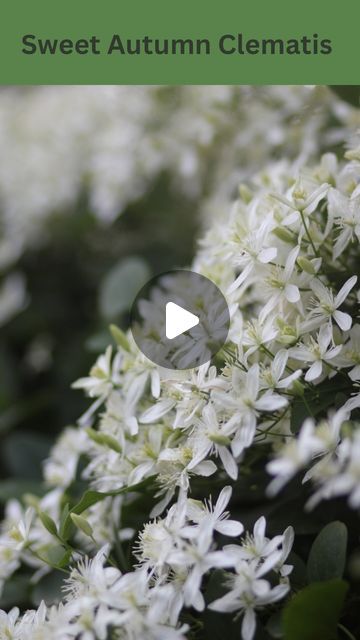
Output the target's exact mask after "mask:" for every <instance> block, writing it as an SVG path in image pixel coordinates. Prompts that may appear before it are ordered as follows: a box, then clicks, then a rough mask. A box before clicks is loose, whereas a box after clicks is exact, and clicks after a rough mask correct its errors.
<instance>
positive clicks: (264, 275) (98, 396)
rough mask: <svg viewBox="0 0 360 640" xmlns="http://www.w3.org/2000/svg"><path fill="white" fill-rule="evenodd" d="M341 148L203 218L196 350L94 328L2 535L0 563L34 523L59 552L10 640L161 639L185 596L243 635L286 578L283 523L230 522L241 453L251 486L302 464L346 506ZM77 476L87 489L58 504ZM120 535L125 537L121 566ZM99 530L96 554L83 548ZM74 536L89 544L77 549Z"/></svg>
mask: <svg viewBox="0 0 360 640" xmlns="http://www.w3.org/2000/svg"><path fill="white" fill-rule="evenodd" d="M359 158H360V154H359V149H357V148H356V147H355V148H354V149H352V150H350V151H349V152H348V153H347V160H346V161H345V162H343V161H340V162H339V161H338V160H337V158H336V157H335V155H332V154H325V155H324V156H323V157H322V158H321V159H320V161H319V162H318V163H317V164H315V165H309V164H308V165H306V166H302V167H301V168H300V169H299V168H298V169H296V168H294V166H290V165H286V164H285V163H280V164H276V163H273V164H271V165H269V167H268V168H267V171H266V172H265V171H263V172H262V173H261V174H259V175H256V176H255V177H254V179H253V180H252V182H250V183H249V185H248V186H247V187H241V189H240V197H239V199H238V201H236V202H235V203H234V205H233V207H232V208H231V210H230V212H229V215H228V217H227V219H226V220H224V219H223V220H222V221H221V223H219V222H218V221H215V222H213V223H212V224H211V226H210V229H209V230H208V232H207V233H206V235H205V237H204V238H203V239H202V240H201V242H200V247H199V251H198V253H197V255H196V257H195V259H194V262H193V265H192V268H193V270H194V271H196V272H198V273H200V274H202V275H204V276H207V277H208V278H210V279H211V280H213V281H214V282H215V283H216V284H217V285H218V286H219V288H220V289H221V290H222V291H223V293H224V295H225V296H226V297H227V301H228V304H229V309H230V315H231V327H230V332H229V339H228V342H227V344H226V345H225V347H224V348H223V349H222V350H221V351H220V352H219V353H218V354H217V355H216V358H215V359H214V361H213V362H212V363H208V364H206V365H202V366H201V367H199V368H197V369H194V370H182V371H171V370H168V369H165V368H160V367H158V366H156V365H155V364H153V363H151V362H150V361H148V360H147V359H146V358H145V356H144V355H142V354H141V353H140V352H139V351H138V349H137V347H136V345H135V344H134V342H133V339H132V337H131V332H130V331H129V332H128V333H126V334H125V333H123V332H122V331H121V330H120V329H118V328H117V327H112V333H113V338H114V339H115V342H116V345H117V346H116V349H115V350H114V347H108V349H107V350H106V352H105V354H103V355H101V356H100V357H99V358H98V359H97V361H96V363H95V365H94V367H93V368H92V369H91V371H90V374H89V376H88V377H86V378H82V379H80V380H79V381H77V382H76V383H75V385H74V386H75V387H76V388H80V389H83V390H85V392H86V393H87V394H88V396H89V397H90V398H91V406H90V407H89V409H88V411H86V413H85V414H84V415H83V416H82V417H81V419H80V420H79V425H78V427H77V428H74V427H72V428H68V429H67V430H66V431H65V432H64V434H63V435H62V436H61V437H60V439H59V441H58V443H57V444H56V445H55V447H54V449H53V451H52V454H51V456H50V458H49V460H48V461H47V462H46V463H45V469H44V472H45V479H46V481H47V483H48V485H49V486H50V487H51V491H50V492H49V494H48V495H47V496H45V497H44V498H42V500H41V501H40V502H39V501H38V502H36V500H35V499H34V498H33V497H32V502H33V507H34V509H35V514H34V517H33V524H32V525H31V526H30V527H29V531H28V533H27V534H26V536H25V535H24V534H23V533H21V534H20V535H21V539H23V538H25V537H26V539H27V540H28V541H29V543H28V544H27V545H26V549H24V550H23V549H22V547H21V545H20V550H19V551H20V553H17V552H16V553H17V555H16V554H15V555H14V556H13V557H10V556H9V564H8V566H7V565H6V566H5V571H4V573H5V574H6V573H7V575H10V574H11V573H12V572H13V571H14V570H16V568H17V566H18V562H20V560H21V559H24V560H25V562H26V561H27V560H29V557H28V556H29V554H31V551H32V550H33V556H34V558H35V561H36V563H38V562H39V558H40V561H41V558H44V552H45V549H46V548H47V547H49V545H51V543H50V540H49V538H48V536H50V538H51V537H52V539H53V540H54V539H56V540H57V543H58V544H59V542H60V545H61V546H62V550H63V553H64V557H62V558H61V564H59V562H57V563H55V566H56V567H59V566H60V567H61V568H63V567H64V563H65V566H68V565H69V563H70V566H71V567H73V568H71V572H70V577H69V578H68V579H67V580H66V581H65V583H64V584H65V593H66V594H67V595H65V599H64V602H63V603H62V604H60V605H59V606H57V607H54V608H52V609H49V610H46V609H45V607H43V606H42V607H40V609H39V610H38V611H37V612H32V613H31V612H30V613H27V614H25V616H24V617H23V618H18V612H17V611H12V612H11V613H10V614H9V615H8V616H7V617H5V614H3V618H2V619H3V624H4V625H8V627H9V628H10V629H12V628H15V627H16V625H18V626H19V628H20V629H21V632H20V633H21V634H23V635H21V637H23V638H27V637H29V638H35V637H36V638H39V637H45V636H46V633H47V634H48V635H47V636H46V637H54V638H61V639H62V638H64V640H65V639H66V638H69V639H71V638H84V639H86V640H87V639H88V638H106V637H107V634H108V633H110V634H112V636H111V637H114V638H117V637H124V638H129V640H134V639H135V638H136V639H137V640H138V639H141V638H144V640H145V638H164V639H166V640H167V639H169V640H172V638H183V637H186V634H187V633H188V629H189V627H188V626H187V624H190V623H189V620H187V619H186V614H187V613H188V612H189V611H191V612H193V614H194V616H195V620H196V621H198V620H199V619H201V614H202V612H203V610H204V609H205V607H207V606H208V607H209V608H210V609H211V610H213V611H216V612H218V613H219V614H220V615H221V613H229V612H230V613H232V614H234V615H235V617H238V616H239V615H241V616H242V631H241V633H242V637H243V639H244V640H252V638H253V637H254V634H255V628H256V613H255V612H256V611H258V610H259V611H260V615H264V611H265V612H266V609H267V607H269V608H270V610H273V605H274V603H277V602H278V601H279V600H282V599H283V598H284V597H285V596H286V594H287V593H288V591H289V588H290V585H289V578H288V576H289V575H290V573H291V566H290V565H287V564H286V559H287V557H288V554H289V552H290V550H291V546H292V541H293V531H292V528H291V527H288V528H287V529H286V530H285V532H284V533H282V534H279V535H275V537H274V538H272V539H270V538H267V537H266V536H265V525H266V523H265V518H264V517H260V518H259V519H258V520H257V521H256V523H255V526H254V532H253V534H252V535H249V534H247V535H245V536H244V537H242V538H241V537H240V536H241V535H242V533H243V529H244V528H243V525H242V523H241V520H242V517H241V506H240V508H238V509H237V510H236V514H238V517H236V518H235V511H234V510H233V506H236V504H237V503H236V498H235V497H234V496H233V497H232V499H231V487H230V486H228V484H229V483H230V482H231V483H232V484H233V485H234V487H235V488H236V486H237V482H238V481H239V479H241V472H242V469H244V468H246V470H247V473H249V472H250V473H251V471H252V459H253V458H255V457H257V458H258V459H261V460H262V463H263V466H264V467H265V466H266V468H267V470H268V473H269V475H270V476H272V478H271V479H269V482H268V485H269V486H268V493H269V494H272V495H275V494H277V493H278V492H279V491H280V490H282V489H283V487H285V485H286V484H287V482H288V481H289V480H290V479H292V478H295V476H296V474H297V473H298V472H299V471H301V470H304V471H305V472H306V475H305V478H304V480H306V481H307V480H309V481H310V480H311V482H312V483H313V486H314V491H313V493H312V495H311V497H310V501H309V506H310V507H311V506H312V505H313V504H315V503H317V502H318V501H320V500H322V499H324V498H330V497H336V496H339V495H346V496H348V499H349V504H350V505H351V506H352V507H355V508H358V506H359V504H360V496H359V488H358V481H359V468H360V430H359V422H358V409H359V407H360V394H359V381H360V359H359V342H360V334H359V332H360V324H359V322H358V305H359V290H358V280H357V276H358V273H357V271H358V268H359V261H358V256H359V240H360V162H359ZM149 322H151V318H150V320H149ZM155 322H156V320H155ZM153 336H154V340H156V326H154V331H153ZM253 453H256V454H257V456H252V455H251V454H253ZM79 475H80V476H81V479H82V481H85V482H86V483H87V485H90V487H91V489H92V491H90V492H87V493H85V494H84V496H83V498H82V499H81V500H80V501H79V502H78V503H76V504H73V503H72V502H71V500H70V499H69V497H68V496H69V495H70V496H71V491H72V487H73V485H74V483H75V482H76V480H78V479H79ZM204 477H205V478H207V484H208V485H210V486H213V487H224V486H225V488H223V489H222V490H221V491H220V493H219V495H218V498H217V500H216V502H215V504H213V503H212V501H211V499H208V500H207V501H204V500H201V499H198V498H199V496H201V491H203V487H204V481H202V480H201V478H204ZM201 487H202V488H201ZM94 490H95V491H94ZM148 490H153V494H152V496H151V498H149V496H148V495H147V491H148ZM215 491H216V489H215ZM142 493H144V494H145V495H147V498H148V502H147V505H148V504H149V501H151V500H152V501H153V504H152V510H151V513H150V521H148V522H147V517H146V516H145V519H144V517H143V516H141V515H139V514H138V519H137V522H136V524H134V520H131V519H129V518H128V517H127V513H128V512H129V509H131V508H135V510H136V501H137V500H138V498H139V494H140V496H141V494H142ZM234 495H235V491H234ZM230 499H231V500H230ZM46 501H48V504H49V505H51V509H52V512H51V511H49V513H50V515H49V514H48V513H47V511H48V508H47V505H46ZM238 504H240V505H241V501H239V503H238ZM228 505H229V509H230V514H231V512H232V511H233V515H232V516H230V514H228V513H226V512H225V509H226V508H227V506H228ZM142 508H143V507H142ZM139 509H140V511H141V508H140V507H139ZM147 516H148V514H147ZM254 519H255V518H254ZM139 520H140V524H139ZM289 524H291V523H289ZM74 526H75V527H76V529H77V531H76V532H74V531H73V533H71V527H73V529H74ZM41 527H42V529H41ZM137 532H140V533H137ZM276 533H279V532H276ZM4 535H5V538H4V540H5V542H4V545H3V548H5V547H6V544H7V542H6V541H7V540H8V537H6V536H7V535H9V534H6V533H5V534H4ZM12 537H13V538H14V535H13V536H12ZM15 537H18V536H17V535H16V536H15ZM224 537H225V538H224ZM227 537H230V538H233V544H228V541H227V540H226V538H227ZM122 540H131V541H132V547H131V548H132V557H131V561H130V566H129V560H127V565H126V563H125V562H123V561H124V558H122V559H121V553H120V551H121V548H122V545H121V541H122ZM0 544H2V542H1V543H0ZM104 544H108V545H109V546H110V548H111V550H112V551H111V553H110V551H109V550H106V551H105V550H104V549H103V548H101V550H100V551H99V550H98V549H99V546H102V545H104ZM9 548H11V550H13V547H12V546H11V545H9ZM84 548H85V549H86V551H87V552H88V553H89V554H92V555H95V557H94V558H93V560H88V559H84V558H83V559H79V554H81V553H83V551H82V550H83V549H84ZM106 549H108V547H106ZM25 552H26V553H25ZM116 553H118V555H117V556H116ZM113 556H114V557H113ZM64 558H65V561H64ZM125 560H126V558H125ZM72 563H73V564H72ZM121 563H123V564H124V567H122V569H121V571H120V565H121ZM43 564H44V565H45V566H46V563H45V562H44V563H43ZM50 564H51V562H50ZM114 565H115V566H114ZM52 566H54V564H53V565H52ZM37 568H38V566H37ZM218 572H220V573H221V575H222V577H223V579H222V580H221V583H222V584H221V587H222V592H221V593H220V594H219V596H218V597H216V598H214V600H212V601H211V602H209V601H208V600H207V593H206V589H207V583H208V581H210V580H211V576H213V575H215V576H216V575H218ZM3 577H4V578H6V575H4V576H3ZM59 621H61V625H60V623H59ZM0 622H1V621H0ZM11 625H12V627H11ZM51 625H53V626H51ZM39 626H40V627H41V630H42V631H41V632H40V631H39V630H38V629H37V627H39ZM60 626H61V629H62V631H61V633H62V634H63V635H61V633H60V631H59V628H60ZM4 628H5V629H6V628H7V627H6V626H5V627H4ZM25 628H26V630H25ZM33 628H36V629H37V631H36V634H37V635H36V634H35V632H33ZM49 630H50V631H49ZM11 633H13V634H14V632H13V631H11ZM40 633H43V636H41V635H40ZM26 634H28V635H26ZM49 634H52V635H49ZM56 634H57V635H56ZM59 634H60V635H59ZM8 635H9V633H8ZM5 637H6V636H5ZM10 637H11V636H10ZM15 637H16V636H15Z"/></svg>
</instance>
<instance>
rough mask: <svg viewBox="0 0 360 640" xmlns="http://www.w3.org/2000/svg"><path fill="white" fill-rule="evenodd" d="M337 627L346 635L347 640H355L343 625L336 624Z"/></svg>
mask: <svg viewBox="0 0 360 640" xmlns="http://www.w3.org/2000/svg"><path fill="white" fill-rule="evenodd" d="M338 627H339V629H340V630H341V631H342V632H343V633H344V634H345V635H346V637H347V638H350V640H356V638H355V636H353V634H352V633H351V631H349V629H347V628H346V627H344V625H343V624H340V622H339V623H338Z"/></svg>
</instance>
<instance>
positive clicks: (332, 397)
mask: <svg viewBox="0 0 360 640" xmlns="http://www.w3.org/2000/svg"><path fill="white" fill-rule="evenodd" d="M351 386H352V385H351V381H350V379H349V380H348V381H346V380H345V381H344V379H343V378H342V377H341V376H338V375H337V376H334V378H332V380H325V381H324V382H322V383H321V384H319V385H316V387H314V388H308V389H307V390H306V391H305V393H304V395H303V396H302V397H300V398H296V399H295V400H294V401H293V403H292V407H291V431H292V432H293V433H297V432H298V431H299V429H300V427H301V425H302V424H303V422H304V420H306V418H309V417H311V416H313V417H315V418H317V419H319V418H321V417H322V416H323V415H325V414H326V411H327V409H329V408H330V407H334V404H335V406H336V404H337V400H338V399H339V400H340V397H339V396H338V394H339V393H340V392H341V391H343V390H345V391H346V392H347V394H349V393H350V392H351ZM340 404H341V402H340Z"/></svg>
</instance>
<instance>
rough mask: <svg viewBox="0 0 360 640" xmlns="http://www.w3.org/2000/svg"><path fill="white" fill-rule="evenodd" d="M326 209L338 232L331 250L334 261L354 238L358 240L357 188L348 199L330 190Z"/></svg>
mask: <svg viewBox="0 0 360 640" xmlns="http://www.w3.org/2000/svg"><path fill="white" fill-rule="evenodd" d="M328 209H329V215H330V216H331V218H332V219H333V220H334V221H335V224H336V225H337V226H338V228H339V230H340V233H339V235H338V237H337V239H336V242H335V244H334V249H333V256H334V259H336V258H338V257H339V256H340V255H341V254H342V252H343V251H344V250H345V249H346V247H347V246H348V244H349V242H351V240H352V239H353V238H354V236H356V237H357V239H358V240H360V191H359V188H357V189H355V190H354V191H353V193H352V195H351V197H350V198H347V197H346V196H344V195H343V194H342V193H340V191H338V190H337V189H330V191H329V193H328Z"/></svg>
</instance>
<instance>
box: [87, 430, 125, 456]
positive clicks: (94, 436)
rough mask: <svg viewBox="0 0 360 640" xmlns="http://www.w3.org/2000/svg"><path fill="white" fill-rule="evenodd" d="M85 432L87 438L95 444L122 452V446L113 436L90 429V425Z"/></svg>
mask: <svg viewBox="0 0 360 640" xmlns="http://www.w3.org/2000/svg"><path fill="white" fill-rule="evenodd" d="M86 433H87V434H88V436H89V438H91V440H93V441H94V442H96V443H97V444H99V445H101V446H103V447H108V448H109V449H112V450H113V451H116V453H121V452H122V448H121V446H120V444H119V442H118V440H116V438H114V436H111V435H110V434H108V433H103V432H102V431H95V429H91V427H89V428H88V429H86Z"/></svg>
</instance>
